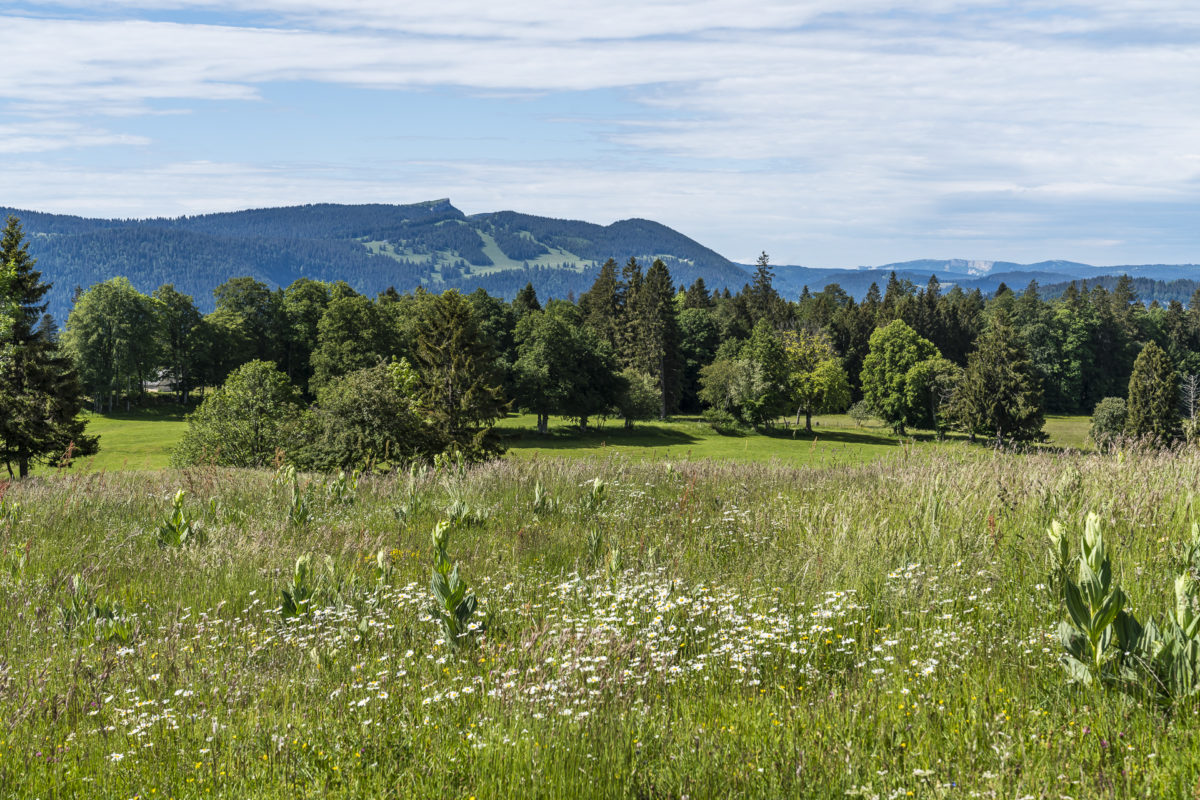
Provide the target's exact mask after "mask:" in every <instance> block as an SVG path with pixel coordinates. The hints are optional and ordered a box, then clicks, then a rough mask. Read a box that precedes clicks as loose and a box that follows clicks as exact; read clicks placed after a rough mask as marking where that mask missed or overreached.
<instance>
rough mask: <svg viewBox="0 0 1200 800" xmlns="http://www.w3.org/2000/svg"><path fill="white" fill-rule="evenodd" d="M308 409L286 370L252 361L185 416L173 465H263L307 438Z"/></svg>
mask: <svg viewBox="0 0 1200 800" xmlns="http://www.w3.org/2000/svg"><path fill="white" fill-rule="evenodd" d="M305 417H306V414H305V411H304V409H302V408H301V406H300V393H299V392H298V391H297V390H296V387H295V386H293V385H292V384H291V383H290V382H289V381H288V379H287V376H286V375H284V374H283V373H282V372H280V371H279V370H278V369H276V368H275V365H274V364H271V363H269V362H266V361H251V362H249V363H247V364H243V365H242V366H240V367H238V368H237V369H236V370H234V371H233V373H232V374H230V376H229V378H228V379H227V380H226V381H225V384H224V385H223V386H221V387H220V388H218V389H217V390H216V391H214V392H213V393H212V394H211V395H209V396H208V397H207V398H205V400H204V402H203V403H201V404H200V407H199V408H198V409H196V411H195V412H193V413H191V414H189V415H188V417H187V423H188V427H187V431H186V432H185V433H184V435H183V439H182V440H181V441H180V442H179V445H178V446H177V447H176V448H175V451H174V452H173V453H172V454H171V462H172V464H174V465H175V466H190V465H193V464H214V465H217V466H222V467H263V466H266V465H267V464H270V463H272V461H273V460H274V459H275V456H276V451H278V450H282V451H284V452H285V453H291V452H293V451H294V450H296V449H297V446H298V444H299V443H300V442H301V441H303V439H304V432H303V427H304V423H305V421H306V420H305Z"/></svg>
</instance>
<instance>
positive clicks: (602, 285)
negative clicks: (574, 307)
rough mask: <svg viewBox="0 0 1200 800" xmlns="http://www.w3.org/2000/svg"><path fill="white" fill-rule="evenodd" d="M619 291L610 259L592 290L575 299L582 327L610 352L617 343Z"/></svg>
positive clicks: (613, 266)
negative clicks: (577, 301)
mask: <svg viewBox="0 0 1200 800" xmlns="http://www.w3.org/2000/svg"><path fill="white" fill-rule="evenodd" d="M623 290H624V286H623V285H622V283H621V281H620V279H619V278H618V277H617V262H616V261H614V260H613V259H611V258H610V259H608V260H607V261H605V262H604V265H603V266H601V267H600V273H599V274H598V275H597V276H596V281H595V282H594V283H593V284H592V288H591V289H589V290H588V291H586V292H584V293H583V294H582V295H581V296H580V298H579V310H580V312H582V314H583V324H584V326H586V327H587V328H588V329H589V330H590V331H591V332H592V333H594V334H595V335H596V336H597V337H598V338H599V339H600V340H601V341H604V342H607V343H608V346H609V347H610V348H612V350H613V351H614V352H615V351H616V350H617V349H618V347H619V346H620V341H621V336H620V332H621V306H622V301H623V299H624V298H623V297H622V295H623Z"/></svg>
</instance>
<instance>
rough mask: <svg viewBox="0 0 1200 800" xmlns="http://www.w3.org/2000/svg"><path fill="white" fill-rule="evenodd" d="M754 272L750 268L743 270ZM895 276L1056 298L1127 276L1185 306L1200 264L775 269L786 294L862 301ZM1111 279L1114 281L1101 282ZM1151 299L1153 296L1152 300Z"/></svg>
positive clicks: (931, 263) (1147, 295)
mask: <svg viewBox="0 0 1200 800" xmlns="http://www.w3.org/2000/svg"><path fill="white" fill-rule="evenodd" d="M745 268H746V269H750V268H749V267H745ZM892 272H895V273H896V277H897V278H899V279H900V280H908V281H911V282H913V283H914V284H916V285H917V286H918V287H919V286H924V285H925V284H926V283H927V282H928V281H929V278H930V276H937V279H938V281H939V282H940V283H941V284H942V289H943V290H946V289H950V288H952V287H953V286H961V287H962V288H963V289H965V290H967V291H971V290H974V289H979V290H980V291H982V292H983V293H985V294H990V293H992V292H995V291H996V290H997V289H998V288H999V287H1000V284H1002V283H1003V284H1005V285H1007V286H1008V287H1009V288H1010V289H1013V290H1014V291H1017V292H1020V291H1022V290H1024V288H1025V287H1026V286H1028V285H1029V282H1030V281H1037V283H1038V286H1039V291H1040V292H1041V293H1042V294H1043V295H1045V296H1049V297H1054V296H1057V295H1059V294H1061V293H1062V291H1063V290H1064V289H1065V288H1066V286H1067V285H1069V284H1070V283H1071V282H1078V281H1087V282H1088V283H1089V284H1093V283H1096V282H1101V283H1105V284H1108V285H1111V284H1115V282H1116V277H1117V276H1120V275H1129V276H1130V277H1132V278H1134V279H1135V285H1137V286H1139V287H1140V289H1139V294H1140V296H1141V297H1142V299H1144V300H1146V301H1147V302H1149V301H1150V300H1158V301H1159V302H1164V303H1165V302H1167V301H1169V300H1172V299H1178V300H1180V301H1182V302H1185V303H1186V302H1187V300H1188V299H1189V298H1190V297H1191V296H1192V293H1193V292H1194V291H1195V290H1196V288H1197V286H1198V285H1200V283H1198V282H1200V265H1197V264H1125V265H1118V266H1112V267H1096V266H1092V265H1091V264H1080V263H1078V262H1075V261H1039V262H1037V263H1036V264H1017V263H1013V262H1011V261H967V260H964V259H957V258H955V259H945V260H935V259H921V260H918V261H903V262H898V263H895V264H883V265H881V266H877V267H858V268H855V269H818V268H816V267H796V266H781V267H776V268H775V286H776V288H777V289H779V291H780V292H783V293H784V294H785V296H789V297H790V296H792V295H793V294H795V293H798V292H800V291H802V290H803V288H804V287H805V286H807V287H808V288H809V290H810V291H814V292H816V291H820V290H821V289H823V288H825V287H826V286H828V285H829V284H832V283H836V284H838V285H839V286H841V287H842V288H843V289H844V290H846V292H847V293H848V294H850V295H853V296H854V297H855V298H862V297H863V296H864V295H865V294H866V293H867V290H868V289H869V288H870V286H871V284H872V283H874V284H877V285H878V286H879V289H880V291H883V289H884V286H885V285H886V283H887V280H888V277H889V274H890V273H892ZM1106 277H1111V278H1112V280H1111V281H1104V280H1102V279H1104V278H1106ZM1151 295H1153V296H1151Z"/></svg>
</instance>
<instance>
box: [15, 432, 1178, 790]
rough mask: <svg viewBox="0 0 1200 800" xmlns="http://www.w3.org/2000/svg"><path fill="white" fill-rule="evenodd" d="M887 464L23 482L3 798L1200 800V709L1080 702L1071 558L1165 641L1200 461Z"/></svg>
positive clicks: (199, 474)
mask: <svg viewBox="0 0 1200 800" xmlns="http://www.w3.org/2000/svg"><path fill="white" fill-rule="evenodd" d="M668 430H675V429H674V428H669V429H668ZM696 438H697V440H698V441H699V442H701V443H702V442H704V441H705V439H704V437H700V436H697V437H696ZM758 441H759V442H760V443H761V446H762V447H767V446H770V445H773V444H777V445H779V446H780V447H782V445H783V444H784V442H780V441H777V440H776V439H774V438H772V437H760V439H759V440H758ZM786 444H788V445H791V442H790V441H788V442H786ZM598 446H599V444H597V447H598ZM608 446H609V445H607V444H606V445H605V447H608ZM692 446H693V447H697V446H698V445H697V444H696V443H695V442H693V443H692ZM808 446H809V445H808V444H807V443H797V444H796V447H797V448H805V447H808ZM649 449H652V448H649ZM893 451H894V456H893V457H892V458H889V459H876V460H873V461H868V462H865V463H850V464H844V465H841V466H837V467H835V468H828V467H825V466H823V465H820V464H817V465H806V464H797V463H787V462H786V461H785V460H784V459H783V458H776V457H772V458H770V459H768V460H766V461H748V460H740V461H739V460H733V459H728V460H719V459H701V458H690V459H683V458H679V459H676V458H674V457H672V458H671V459H669V460H666V461H663V460H658V459H633V458H624V457H621V458H611V457H594V456H586V455H584V456H581V455H579V454H575V455H572V456H570V457H564V456H563V455H561V454H559V455H556V454H552V453H550V452H548V451H547V450H544V449H543V450H540V451H539V452H538V455H537V457H536V458H533V457H529V458H526V457H523V455H521V457H515V458H506V459H501V460H498V461H494V462H492V463H488V464H483V465H479V466H476V467H471V468H461V469H460V468H454V467H445V466H444V467H443V468H442V469H438V470H432V469H428V470H423V471H422V470H418V471H416V472H414V473H412V474H402V475H399V476H395V475H392V476H367V477H364V478H363V479H362V480H361V481H360V482H359V483H358V484H357V485H355V484H354V483H353V482H352V481H344V480H338V479H337V478H336V477H335V476H308V475H300V476H295V477H293V476H291V475H289V474H287V473H272V472H269V471H252V470H231V469H213V468H204V467H201V468H190V469H186V470H157V471H156V470H143V471H107V472H98V471H92V472H89V473H85V472H82V471H79V472H70V473H66V474H65V475H63V476H61V477H57V476H56V477H48V476H35V477H33V478H31V479H28V480H25V481H20V482H17V483H15V484H13V485H11V486H9V487H7V491H6V494H5V495H4V497H3V500H2V503H0V719H2V720H3V722H4V727H3V728H2V729H0V786H2V787H3V792H2V793H3V794H4V795H5V796H12V797H41V798H49V797H89V798H134V797H136V798H208V797H218V798H239V799H242V798H285V797H286V798H297V797H300V798H307V797H311V798H342V797H345V798H359V797H381V798H414V797H438V798H462V800H466V799H467V798H472V797H474V798H499V797H504V798H509V797H517V798H525V797H528V798H683V797H687V798H722V799H723V798H748V797H771V798H774V797H818V798H846V797H855V798H903V797H931V798H958V797H963V798H974V797H997V798H1001V797H1003V798H1017V797H1054V798H1059V797H1071V798H1118V797H1147V798H1162V797H1169V798H1192V797H1194V793H1195V787H1196V785H1197V781H1198V779H1200V747H1198V746H1197V744H1198V743H1200V724H1198V722H1197V720H1198V717H1197V713H1198V710H1200V706H1198V705H1197V702H1196V700H1195V699H1188V698H1186V697H1183V698H1181V699H1180V701H1179V702H1178V703H1176V704H1174V705H1169V706H1167V705H1162V704H1160V703H1158V702H1155V701H1154V700H1153V697H1154V694H1155V687H1154V686H1152V685H1150V686H1146V687H1144V688H1145V689H1146V690H1147V692H1148V694H1147V695H1145V696H1141V695H1137V694H1130V693H1127V692H1121V691H1116V690H1115V689H1109V688H1106V687H1104V686H1102V685H1100V684H1094V685H1092V686H1090V687H1083V686H1080V685H1076V684H1072V683H1070V682H1069V681H1068V679H1067V678H1068V675H1067V672H1066V671H1065V670H1064V669H1063V668H1062V666H1061V665H1060V663H1059V659H1060V654H1061V645H1060V644H1059V639H1058V637H1057V636H1056V635H1055V629H1056V626H1057V624H1058V623H1059V621H1061V620H1063V619H1064V618H1065V617H1066V614H1067V611H1066V609H1065V608H1064V605H1063V603H1062V601H1061V600H1060V599H1059V596H1058V595H1057V594H1056V593H1055V591H1054V590H1053V588H1052V587H1051V584H1052V583H1053V579H1052V577H1051V576H1052V574H1053V571H1052V562H1051V559H1050V548H1049V542H1048V539H1047V536H1046V529H1047V528H1048V527H1049V526H1050V525H1051V523H1052V522H1053V521H1055V520H1058V521H1060V522H1061V523H1062V524H1063V526H1064V530H1065V531H1066V532H1067V536H1068V540H1069V541H1070V543H1071V547H1072V549H1073V551H1074V552H1079V550H1080V544H1079V539H1080V536H1081V534H1082V531H1083V528H1084V520H1085V518H1086V516H1087V514H1088V513H1089V512H1095V513H1096V514H1098V515H1099V520H1100V524H1101V526H1102V528H1103V531H1104V536H1105V541H1106V542H1107V543H1108V553H1109V554H1110V555H1111V557H1112V560H1113V569H1112V572H1111V575H1112V579H1113V580H1114V581H1115V582H1116V583H1119V584H1120V586H1121V587H1122V588H1123V589H1124V591H1125V593H1126V595H1127V596H1128V598H1129V601H1128V602H1129V605H1130V606H1131V607H1133V608H1136V610H1137V613H1138V615H1139V617H1140V618H1141V619H1143V620H1146V619H1148V618H1150V617H1154V618H1156V619H1159V620H1160V621H1161V620H1162V619H1163V618H1164V615H1165V614H1167V613H1168V612H1169V611H1170V609H1171V608H1172V607H1173V601H1172V582H1173V580H1174V577H1175V575H1176V574H1177V570H1178V568H1179V566H1178V565H1179V561H1180V558H1181V555H1182V554H1184V553H1185V552H1186V548H1187V546H1188V544H1189V542H1190V540H1191V536H1192V533H1191V525H1192V523H1193V522H1194V521H1196V520H1197V512H1196V507H1195V496H1196V492H1197V491H1198V490H1200V455H1197V453H1196V451H1193V450H1188V451H1183V452H1172V453H1164V454H1151V453H1138V452H1130V453H1128V454H1126V456H1125V457H1123V458H1121V459H1117V458H1115V457H1111V456H1102V455H1098V454H1089V453H1075V452H1069V451H1068V452H1055V451H1051V450H1046V451H1042V452H1033V453H1029V454H1025V455H1014V454H1011V453H1004V452H999V453H998V452H994V451H990V450H987V449H984V448H972V447H969V446H968V445H966V444H964V443H960V442H957V443H948V444H945V445H937V446H934V445H930V446H923V445H918V446H911V447H895V448H893ZM519 455H520V454H519ZM531 455H532V454H531ZM180 489H182V490H184V492H185V493H184V495H183V496H182V498H181V500H180V506H179V510H178V513H177V514H175V515H174V516H172V514H173V511H172V499H171V498H172V496H173V495H174V494H175V493H176V491H177V490H180ZM439 527H440V530H441V531H442V533H443V536H447V535H448V541H447V540H446V539H445V538H443V540H442V543H443V544H444V545H445V547H446V553H447V557H448V561H447V563H446V568H447V570H449V568H450V566H451V563H452V564H453V565H456V566H455V572H454V576H453V577H452V583H453V582H454V581H458V582H461V583H463V584H465V587H460V588H466V592H465V593H464V592H459V593H458V594H455V598H457V599H452V600H451V601H450V605H452V606H453V608H454V610H455V612H456V616H455V619H456V620H457V622H456V623H455V624H456V626H457V627H456V628H455V630H457V631H458V633H457V634H454V635H450V634H449V633H448V630H449V629H448V628H446V627H444V626H442V625H441V624H440V623H439V618H440V617H439V616H435V615H434V611H435V610H437V609H438V606H437V605H436V604H435V594H434V592H433V589H432V588H431V569H432V568H433V567H434V564H435V560H434V553H435V549H434V547H433V546H432V544H431V533H432V532H433V531H435V530H437V529H439ZM433 584H434V585H435V586H436V584H437V580H434V581H433ZM468 597H474V598H475V600H474V601H472V602H471V603H467V598H468ZM455 603H457V605H454V604H455ZM460 611H461V612H462V613H461V614H459V613H458V612H460ZM439 613H440V612H439Z"/></svg>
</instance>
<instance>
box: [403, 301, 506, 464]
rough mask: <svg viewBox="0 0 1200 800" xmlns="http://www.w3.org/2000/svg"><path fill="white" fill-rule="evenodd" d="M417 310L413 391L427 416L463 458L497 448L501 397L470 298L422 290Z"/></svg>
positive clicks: (491, 357)
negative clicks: (415, 385) (415, 383)
mask: <svg viewBox="0 0 1200 800" xmlns="http://www.w3.org/2000/svg"><path fill="white" fill-rule="evenodd" d="M418 314H419V319H418V320H417V323H416V326H415V333H416V360H417V363H416V367H417V373H418V375H419V379H420V383H419V384H418V390H417V391H418V399H419V401H420V404H421V407H422V408H423V410H424V412H425V413H426V414H427V415H428V419H429V421H430V422H431V423H432V424H433V427H434V429H435V431H437V432H438V433H439V434H440V435H442V436H444V437H445V438H446V439H447V440H448V441H449V442H450V443H451V444H452V445H454V446H457V447H458V448H459V450H460V451H461V452H462V453H463V455H465V456H466V457H467V458H471V459H479V458H483V457H486V456H489V455H492V454H495V453H499V452H500V451H501V448H500V446H499V443H498V442H497V440H496V437H495V434H494V433H493V432H492V426H493V425H494V424H495V422H496V420H497V419H499V418H500V417H501V416H503V414H504V412H505V410H506V408H507V402H506V400H505V398H504V393H503V391H502V390H501V388H500V378H499V376H497V375H496V374H495V364H496V354H495V351H494V349H493V346H492V343H491V342H489V341H488V340H487V339H486V338H484V337H483V336H482V335H480V332H479V326H478V324H477V322H476V320H475V317H474V314H473V313H472V311H471V305H470V303H468V302H467V300H466V298H464V297H463V296H462V295H461V294H459V293H458V292H457V291H454V290H450V291H447V292H444V293H442V294H441V295H426V296H425V298H424V299H423V301H422V302H421V303H420V304H419V306H418Z"/></svg>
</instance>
